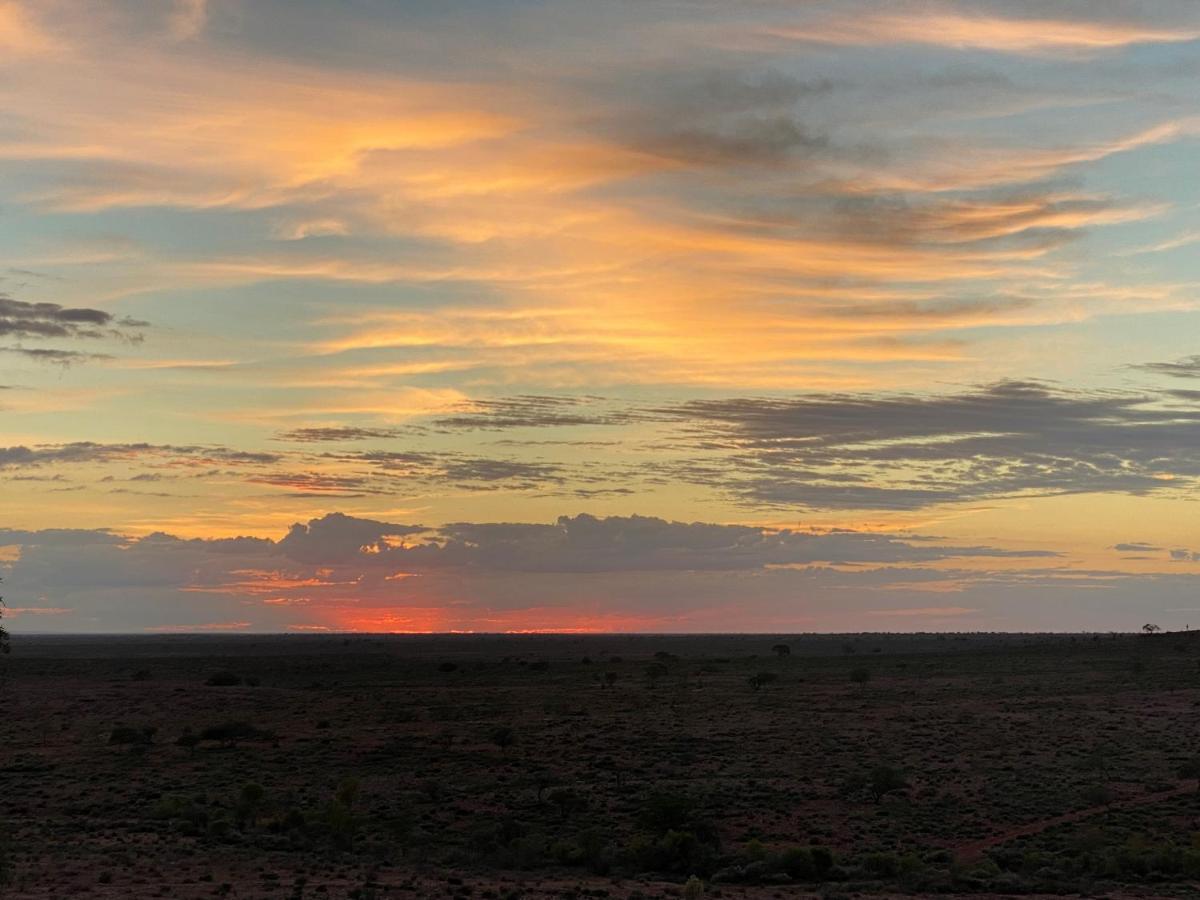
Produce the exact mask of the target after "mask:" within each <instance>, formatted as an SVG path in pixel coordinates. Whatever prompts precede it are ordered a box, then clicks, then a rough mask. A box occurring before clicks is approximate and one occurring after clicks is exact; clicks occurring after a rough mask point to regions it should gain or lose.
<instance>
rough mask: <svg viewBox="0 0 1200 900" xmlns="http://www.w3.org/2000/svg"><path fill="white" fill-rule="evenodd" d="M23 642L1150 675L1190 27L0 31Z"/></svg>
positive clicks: (48, 3)
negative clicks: (836, 659) (456, 634)
mask: <svg viewBox="0 0 1200 900" xmlns="http://www.w3.org/2000/svg"><path fill="white" fill-rule="evenodd" d="M0 110H2V115H0V492H2V493H0V498H2V499H0V513H2V515H0V576H2V577H3V580H4V584H3V589H2V591H0V592H2V593H3V595H4V598H5V601H6V603H7V606H8V609H7V612H6V615H5V623H6V625H7V626H8V627H10V629H11V630H12V631H14V632H16V633H20V632H29V631H107V632H112V631H139V632H141V631H189V630H203V631H234V632H238V631H323V630H332V631H342V630H379V631H430V630H432V631H451V630H476V631H509V630H542V629H561V630H598V631H608V630H616V631H629V630H638V631H670V632H693V631H704V632H711V631H756V632H760V631H761V632H793V631H847V630H853V631H884V630H956V631H958V630H961V631H977V630H988V631H992V630H1088V629H1096V630H1110V629H1111V630H1133V629H1137V628H1139V627H1140V626H1141V625H1142V624H1143V623H1144V622H1147V621H1149V622H1155V623H1158V624H1160V625H1162V626H1163V627H1164V628H1183V627H1185V626H1187V625H1195V626H1197V627H1200V504H1198V503H1197V502H1196V501H1197V499H1198V498H1200V492H1198V489H1200V164H1198V163H1200V155H1198V152H1197V151H1198V149H1200V4H1197V3H1196V2H1195V0H1155V2H1153V3H1146V2H1133V0H1125V2H1123V0H1078V2H1073V0H1042V2H1032V0H991V2H989V0H957V2H951V0H946V2H903V0H890V2H885V0H861V2H860V0H826V2H818V0H808V2H801V0H739V2H709V0H687V2H684V0H674V2H666V0H661V2H660V0H643V2H628V0H540V2H535V0H465V2H457V0H439V2H433V0H423V2H406V0H349V2H339V3H329V2H317V0H208V2H205V0H177V2H174V3H171V2H165V0H163V2H157V0H156V2H148V0H100V2H94V3H78V2H68V0H0Z"/></svg>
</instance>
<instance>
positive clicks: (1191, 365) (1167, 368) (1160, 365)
mask: <svg viewBox="0 0 1200 900" xmlns="http://www.w3.org/2000/svg"><path fill="white" fill-rule="evenodd" d="M1134 368H1136V369H1141V370H1142V371H1143V372H1151V373H1153V374H1155V375H1169V376H1170V377H1172V378H1200V355H1196V356H1185V357H1184V358H1183V359H1177V360H1175V361H1173V362H1151V363H1143V364H1141V365H1139V366H1134Z"/></svg>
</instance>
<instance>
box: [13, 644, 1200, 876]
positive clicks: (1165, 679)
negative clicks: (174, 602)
mask: <svg viewBox="0 0 1200 900" xmlns="http://www.w3.org/2000/svg"><path fill="white" fill-rule="evenodd" d="M6 665H7V677H6V681H5V685H4V687H3V691H4V696H3V710H4V714H3V716H2V717H0V796H2V797H3V798H4V802H3V804H2V805H0V817H2V819H3V823H2V824H3V835H4V836H3V847H2V851H0V853H2V857H0V859H2V863H0V866H2V869H0V872H2V877H3V878H4V879H5V883H4V885H3V887H0V893H2V894H3V896H4V897H5V898H12V900H19V898H35V897H36V898H44V897H155V896H164V897H177V898H190V897H211V896H231V897H239V898H248V897H274V898H281V900H282V898H301V897H317V898H342V897H347V898H359V900H365V898H373V897H374V898H378V897H446V898H451V897H453V898H467V897H471V898H525V897H527V898H542V897H547V898H548V897H556V898H559V897H561V898H567V897H580V898H582V897H609V898H638V897H640V898H651V897H656V898H657V897H686V898H692V897H745V898H752V897H763V898H766V897H801V896H821V897H850V896H900V895H915V896H924V895H930V894H939V895H950V896H966V895H973V896H989V895H1012V894H1033V895H1036V894H1046V895H1049V894H1056V895H1068V896H1070V895H1087V896H1109V897H1176V896H1178V897H1183V896H1197V895H1200V793H1198V792H1197V783H1196V780H1195V778H1196V776H1197V775H1198V774H1200V768H1198V762H1197V756H1198V754H1200V746H1198V744H1197V714H1198V705H1197V704H1198V703H1200V632H1197V633H1191V632H1186V633H1172V634H1156V635H1150V636H1146V635H1110V634H1102V635H1090V634H1089V635H986V634H969V635H967V634H964V635H932V634H931V635H874V634H860V635H804V636H778V635H739V636H591V635H587V636H541V635H514V636H484V635H458V636H455V635H451V636H411V637H410V636H362V635H358V636H344V637H343V636H333V635H328V636H324V635H323V636H307V635H306V636H286V637H283V636H281V637H261V636H260V637H252V636H244V637H225V636H183V635H178V636H176V635H166V636H149V637H87V638H84V637H36V636H19V637H18V638H15V639H14V647H13V653H12V655H11V657H10V658H9V659H8V661H7V663H6Z"/></svg>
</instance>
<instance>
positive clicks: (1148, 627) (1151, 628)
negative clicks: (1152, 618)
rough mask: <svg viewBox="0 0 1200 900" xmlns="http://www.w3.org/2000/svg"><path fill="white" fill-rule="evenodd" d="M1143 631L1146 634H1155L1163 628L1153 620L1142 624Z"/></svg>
mask: <svg viewBox="0 0 1200 900" xmlns="http://www.w3.org/2000/svg"><path fill="white" fill-rule="evenodd" d="M1142 631H1144V632H1145V633H1146V634H1154V632H1156V631H1162V629H1161V628H1160V627H1159V626H1157V625H1155V624H1154V623H1153V622H1147V623H1146V624H1145V625H1143V626H1142Z"/></svg>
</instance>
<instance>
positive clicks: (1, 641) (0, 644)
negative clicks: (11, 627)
mask: <svg viewBox="0 0 1200 900" xmlns="http://www.w3.org/2000/svg"><path fill="white" fill-rule="evenodd" d="M10 652H12V645H11V644H10V643H9V640H8V632H7V631H5V629H4V598H3V597H0V654H8V653H10Z"/></svg>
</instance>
